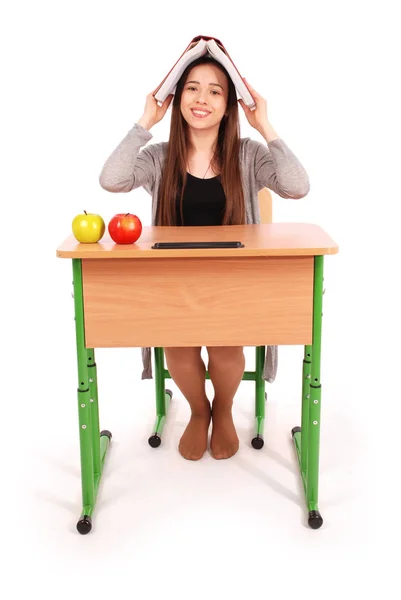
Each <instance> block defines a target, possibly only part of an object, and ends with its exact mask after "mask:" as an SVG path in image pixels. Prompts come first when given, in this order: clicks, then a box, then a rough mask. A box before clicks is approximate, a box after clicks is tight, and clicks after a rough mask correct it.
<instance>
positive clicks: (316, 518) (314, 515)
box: [308, 510, 323, 529]
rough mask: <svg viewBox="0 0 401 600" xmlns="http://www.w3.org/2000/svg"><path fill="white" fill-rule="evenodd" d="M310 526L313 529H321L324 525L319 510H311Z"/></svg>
mask: <svg viewBox="0 0 401 600" xmlns="http://www.w3.org/2000/svg"><path fill="white" fill-rule="evenodd" d="M308 525H309V527H311V528H312V529H319V527H321V526H322V525H323V519H322V516H321V514H320V512H319V511H318V510H311V511H310V512H309V518H308Z"/></svg>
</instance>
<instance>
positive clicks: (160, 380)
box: [148, 348, 173, 448]
mask: <svg viewBox="0 0 401 600" xmlns="http://www.w3.org/2000/svg"><path fill="white" fill-rule="evenodd" d="M154 352H155V384H156V422H155V426H154V428H153V433H152V435H151V436H150V437H149V439H148V443H149V446H151V448H158V447H159V446H160V444H161V443H162V438H161V436H162V433H163V429H164V425H165V423H166V418H167V411H168V408H169V405H170V401H171V398H172V397H173V392H172V391H171V390H165V380H166V378H168V377H170V374H169V372H168V371H167V370H166V369H165V368H164V350H163V348H155V349H154Z"/></svg>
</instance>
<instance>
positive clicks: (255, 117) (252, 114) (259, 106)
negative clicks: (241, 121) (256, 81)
mask: <svg viewBox="0 0 401 600" xmlns="http://www.w3.org/2000/svg"><path fill="white" fill-rule="evenodd" d="M244 81H245V82H246V86H247V88H248V89H249V91H250V93H251V96H252V98H253V99H254V100H255V103H256V108H255V110H251V109H250V108H248V106H247V105H246V104H245V103H244V101H243V100H242V99H241V100H238V102H239V104H240V105H241V106H242V109H243V111H244V113H245V116H246V118H247V119H248V123H249V124H250V125H251V126H252V127H254V128H255V129H256V130H257V131H259V132H261V130H262V129H263V128H264V126H265V125H266V124H267V123H268V122H269V120H268V117H267V102H266V100H265V99H264V98H262V96H261V95H260V94H258V92H257V91H256V90H254V89H253V87H252V86H251V85H249V83H248V82H247V80H246V79H245V77H244Z"/></svg>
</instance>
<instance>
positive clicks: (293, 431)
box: [291, 427, 301, 437]
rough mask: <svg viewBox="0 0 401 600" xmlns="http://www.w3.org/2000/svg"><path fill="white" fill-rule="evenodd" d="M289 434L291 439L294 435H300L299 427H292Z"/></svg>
mask: <svg viewBox="0 0 401 600" xmlns="http://www.w3.org/2000/svg"><path fill="white" fill-rule="evenodd" d="M291 433H292V437H294V435H295V434H296V433H301V428H300V427H293V428H292V429H291Z"/></svg>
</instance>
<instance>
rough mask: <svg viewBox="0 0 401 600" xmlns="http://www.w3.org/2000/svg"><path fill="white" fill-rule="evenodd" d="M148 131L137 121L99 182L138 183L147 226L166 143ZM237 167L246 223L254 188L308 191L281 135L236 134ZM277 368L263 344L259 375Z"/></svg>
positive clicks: (254, 211) (253, 212) (147, 369)
mask: <svg viewBox="0 0 401 600" xmlns="http://www.w3.org/2000/svg"><path fill="white" fill-rule="evenodd" d="M152 137H153V136H152V134H151V133H150V131H148V130H147V129H145V128H144V127H142V126H141V125H138V124H137V123H136V124H135V125H134V126H133V128H132V129H131V130H130V131H129V132H128V134H127V135H126V136H125V138H124V139H123V140H122V141H121V143H120V144H119V145H118V146H117V148H116V149H115V150H114V151H113V152H112V154H111V155H110V156H109V158H108V159H107V160H106V162H105V164H104V166H103V169H102V172H101V174H100V177H99V182H100V185H101V186H102V188H104V189H105V190H107V191H109V192H117V193H118V192H130V191H131V190H134V189H136V188H138V187H141V186H142V187H143V188H145V190H146V191H147V192H148V193H149V194H150V195H151V196H152V225H154V224H155V221H156V210H157V200H158V193H159V186H160V181H161V174H162V169H163V164H164V160H165V156H166V151H167V146H168V142H161V143H160V144H150V145H149V146H147V147H146V148H143V149H142V150H141V148H142V146H145V145H146V143H147V142H149V140H151V139H152ZM240 168H241V171H242V180H243V185H244V196H245V207H246V222H247V223H249V224H256V223H260V212H259V200H258V192H259V191H260V190H261V189H262V188H264V187H267V188H269V189H270V190H272V191H273V192H275V193H276V194H278V195H279V196H281V197H282V198H290V199H298V198H303V197H304V196H306V195H307V194H308V192H309V189H310V185H309V177H308V175H307V173H306V171H305V169H304V167H303V166H302V165H301V163H300V162H299V160H298V159H297V157H296V156H295V154H294V153H293V152H292V151H291V150H290V149H289V148H288V146H287V145H286V143H285V142H284V141H283V140H282V139H277V140H273V141H272V142H269V143H268V144H267V145H266V144H262V143H260V142H257V141H255V140H252V139H251V138H241V145H240ZM142 362H143V372H142V379H152V357H151V349H150V348H142ZM276 373H277V346H267V347H266V359H265V364H264V369H263V379H265V381H268V382H269V383H273V381H274V380H275V377H276Z"/></svg>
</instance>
